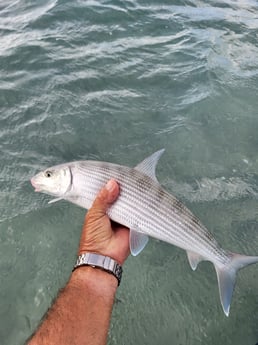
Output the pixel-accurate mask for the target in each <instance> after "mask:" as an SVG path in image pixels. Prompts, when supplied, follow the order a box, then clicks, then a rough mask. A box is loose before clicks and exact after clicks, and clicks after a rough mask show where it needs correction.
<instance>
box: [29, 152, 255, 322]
mask: <svg viewBox="0 0 258 345" xmlns="http://www.w3.org/2000/svg"><path fill="white" fill-rule="evenodd" d="M163 152H164V150H160V151H157V152H155V153H154V154H152V155H151V156H149V157H148V158H146V159H145V160H143V161H142V162H141V163H140V164H138V165H137V166H136V167H134V168H130V167H127V166H123V165H118V164H112V163H107V162H99V161H77V162H71V163H65V164H61V165H57V166H54V167H51V168H48V169H46V170H44V171H42V172H40V173H38V174H37V175H36V176H34V177H33V178H32V179H31V183H32V185H33V186H34V187H35V191H37V192H42V193H46V194H49V195H52V196H55V197H56V198H55V199H53V200H51V201H50V203H52V202H56V201H58V200H62V199H64V200H68V201H70V202H72V203H74V204H76V205H79V206H81V207H83V208H86V209H89V208H90V207H91V205H92V202H93V200H94V199H95V196H96V194H97V192H98V191H99V190H100V188H101V187H102V186H103V185H104V184H105V183H106V182H107V181H108V180H109V179H110V178H114V179H115V180H116V181H117V182H118V183H119V185H120V195H119V197H118V199H117V200H116V202H115V203H114V204H113V205H112V206H111V207H110V208H109V210H108V212H107V213H108V215H109V217H110V218H111V219H112V220H114V221H116V222H117V223H120V224H122V225H124V226H126V227H128V228H129V229H130V236H129V241H130V250H131V253H132V255H134V256H135V255H137V254H139V253H140V252H141V251H142V250H143V248H144V247H145V245H146V244H147V242H148V238H149V236H150V237H153V238H156V239H159V240H162V241H165V242H168V243H171V244H173V245H176V246H178V247H180V248H182V249H184V250H186V252H187V257H188V260H189V263H190V266H191V268H192V269H193V270H195V269H196V268H197V266H198V264H199V262H200V261H202V260H207V261H211V262H212V263H213V265H214V267H215V270H216V273H217V278H218V285H219V293H220V301H221V304H222V307H223V310H224V313H225V314H226V315H227V316H228V315H229V309H230V303H231V299H232V294H233V290H234V285H235V280H236V273H237V271H238V270H239V269H240V268H242V267H245V266H247V265H250V264H253V263H256V262H258V256H245V255H240V254H235V253H232V252H229V251H226V250H224V249H222V248H221V247H220V245H219V244H218V243H217V241H216V240H215V239H214V237H213V236H212V235H211V233H210V232H209V231H208V230H207V229H206V227H205V226H204V225H203V224H202V223H201V222H200V220H199V219H198V218H197V217H196V216H195V215H193V214H192V212H191V211H189V209H188V208H186V207H185V206H184V205H183V204H182V203H181V202H180V201H179V200H178V199H177V198H175V197H174V196H173V195H171V194H170V193H168V192H167V191H166V190H164V189H163V188H162V187H161V185H160V184H159V182H158V180H157V178H156V174H155V170H156V165H157V163H158V160H159V158H160V157H161V155H162V154H163Z"/></svg>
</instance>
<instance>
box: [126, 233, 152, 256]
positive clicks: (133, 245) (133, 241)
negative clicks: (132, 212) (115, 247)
mask: <svg viewBox="0 0 258 345" xmlns="http://www.w3.org/2000/svg"><path fill="white" fill-rule="evenodd" d="M148 240H149V237H148V236H147V235H144V234H142V233H140V232H138V231H137V230H134V229H130V251H131V254H132V255H133V256H136V255H138V254H139V253H140V252H141V251H142V250H143V249H144V247H145V246H146V244H147V243H148Z"/></svg>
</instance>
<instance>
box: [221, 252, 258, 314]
mask: <svg viewBox="0 0 258 345" xmlns="http://www.w3.org/2000/svg"><path fill="white" fill-rule="evenodd" d="M229 258H230V259H231V260H230V262H229V263H227V264H226V265H224V266H223V267H221V266H220V267H219V266H216V265H214V266H215V269H216V272H217V278H218V284H219V294H220V301H221V304H222V308H223V310H224V313H225V314H226V316H229V309H230V302H231V299H232V295H233V290H234V286H235V280H236V274H237V271H238V270H239V269H240V268H243V267H245V266H248V265H251V264H255V263H256V262H258V256H245V255H240V254H235V253H229Z"/></svg>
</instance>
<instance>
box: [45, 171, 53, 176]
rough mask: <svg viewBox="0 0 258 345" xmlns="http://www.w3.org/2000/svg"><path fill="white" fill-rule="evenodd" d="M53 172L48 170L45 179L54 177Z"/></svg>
mask: <svg viewBox="0 0 258 345" xmlns="http://www.w3.org/2000/svg"><path fill="white" fill-rule="evenodd" d="M52 174H53V173H52V171H50V170H47V171H45V177H51V176H52Z"/></svg>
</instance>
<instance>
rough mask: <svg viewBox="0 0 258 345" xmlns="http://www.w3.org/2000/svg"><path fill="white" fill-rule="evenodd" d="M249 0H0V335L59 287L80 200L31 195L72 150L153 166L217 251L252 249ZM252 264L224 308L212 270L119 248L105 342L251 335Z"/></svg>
mask: <svg viewBox="0 0 258 345" xmlns="http://www.w3.org/2000/svg"><path fill="white" fill-rule="evenodd" d="M257 10H258V4H257V1H252V0H242V1H240V0H239V1H230V0H228V1H201V0H200V1H183V0H181V1H173V0H171V1H168V0H164V1H158V0H152V1H151V0H150V1H134V0H123V1H118V0H112V1H94V0H91V1H80V0H77V1H72V2H71V1H68V0H56V1H54V0H48V1H45V0H44V1H43V0H38V1H37V2H35V1H29V0H26V1H25V0H23V1H22V0H20V1H19V0H17V1H7V0H2V1H1V3H0V76H1V78H0V80H1V82H0V106H1V117H0V148H1V161H0V181H1V184H0V195H1V206H0V281H1V288H0V320H1V322H0V343H1V345H12V344H23V343H24V341H25V339H26V338H27V337H28V336H29V335H30V334H31V333H32V332H33V330H34V329H35V327H36V326H37V324H38V323H39V320H40V319H41V318H42V316H43V315H44V313H45V311H46V309H47V308H48V306H49V305H50V304H51V302H52V299H53V298H54V297H55V296H56V294H57V291H58V290H59V289H60V288H61V287H62V286H64V284H65V282H66V281H67V279H68V277H69V274H70V272H71V268H72V266H73V263H74V259H75V254H76V249H77V245H78V241H79V237H80V231H81V226H82V222H83V217H84V213H85V212H84V210H82V209H80V208H78V207H76V206H74V205H71V204H68V203H65V202H60V203H57V204H54V205H48V204H47V201H48V200H49V198H48V197H47V196H44V195H40V194H35V193H33V189H32V188H31V186H30V184H29V178H30V177H31V176H32V175H34V174H35V173H36V172H37V171H38V170H40V169H42V168H43V167H48V166H51V165H54V164H58V163H61V162H65V161H71V160H78V159H97V160H105V161H111V162H116V163H120V164H126V165H130V166H133V165H136V164H137V163H138V162H140V161H141V160H142V159H143V158H145V157H146V156H147V155H149V154H151V153H152V152H154V151H156V150H158V149H160V148H162V147H165V148H166V153H165V155H164V156H163V158H162V159H161V161H160V163H159V166H158V171H157V175H158V178H159V180H160V182H161V183H162V184H163V185H164V186H165V187H166V188H167V189H168V190H169V191H170V192H173V193H174V194H175V195H176V196H178V197H179V198H180V199H181V200H182V201H183V202H184V203H185V204H186V205H187V206H188V207H189V208H190V209H191V210H192V211H193V212H194V213H195V214H196V215H198V216H199V217H200V218H201V220H202V221H203V223H204V224H205V225H207V227H208V228H209V229H210V231H211V232H212V233H213V234H214V236H215V237H216V238H217V240H218V241H219V242H220V243H221V244H222V246H223V247H224V248H228V249H230V250H232V251H236V252H241V253H246V254H256V255H257V254H258V249H257V248H258V235H257V229H258V213H257V193H258V175H257V169H258V158H257V157H258V156H257V148H258V140H257V130H258V116H257V109H258V97H257V94H258V15H257V13H258V12H257ZM257 282H258V267H257V265H256V266H255V265H254V266H251V267H248V268H246V269H245V270H243V271H241V272H240V274H239V275H238V279H237V285H236V289H235V293H234V296H233V302H232V306H231V314H230V317H229V318H228V319H227V318H226V317H225V316H224V315H223V312H222V309H221V306H220V302H219V297H218V288H217V282H216V275H215V271H214V269H213V267H212V265H211V264H210V263H201V264H200V266H199V267H198V270H197V271H196V272H192V271H191V269H190V267H189V264H188V262H187V259H186V255H185V253H184V252H183V251H182V250H180V249H178V248H175V247H173V246H170V245H168V244H165V243H161V242H158V241H154V240H152V241H151V242H150V244H149V245H148V246H147V248H146V249H145V251H144V252H143V253H142V254H141V255H140V256H139V257H137V258H131V257H130V258H129V259H128V261H127V262H126V264H125V267H124V276H123V282H122V285H121V287H120V288H119V292H118V300H117V302H116V304H115V307H114V312H113V318H112V324H111V332H110V336H109V344H112V345H115V344H120V345H121V344H124V345H130V344H134V345H137V344H141V345H142V344H148V345H151V344H157V343H159V344H162V345H169V344H178V345H179V344H184V345H186V344H191V345H195V344H224V345H226V344H234V345H237V344H239V345H240V344H251V345H252V344H253V345H254V344H255V343H256V342H257V341H258V329H257V322H258V313H257V304H258V294H257Z"/></svg>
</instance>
